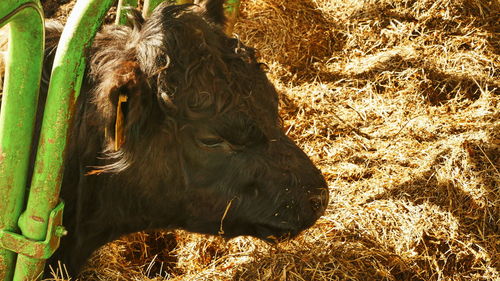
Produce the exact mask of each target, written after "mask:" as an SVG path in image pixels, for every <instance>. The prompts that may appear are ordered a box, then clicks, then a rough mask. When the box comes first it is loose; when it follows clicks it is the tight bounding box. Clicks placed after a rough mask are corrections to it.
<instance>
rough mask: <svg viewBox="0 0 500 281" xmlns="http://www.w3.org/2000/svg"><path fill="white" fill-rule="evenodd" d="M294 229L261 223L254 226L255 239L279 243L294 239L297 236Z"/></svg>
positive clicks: (287, 226)
mask: <svg viewBox="0 0 500 281" xmlns="http://www.w3.org/2000/svg"><path fill="white" fill-rule="evenodd" d="M299 232H300V231H298V230H297V229H295V228H291V227H290V225H282V226H277V225H275V224H269V223H262V224H257V225H256V226H255V234H256V235H255V237H257V238H259V239H262V240H264V241H267V242H270V243H280V242H283V241H286V240H289V239H292V238H294V237H295V236H297V235H298V234H299Z"/></svg>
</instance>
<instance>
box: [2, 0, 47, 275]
mask: <svg viewBox="0 0 500 281" xmlns="http://www.w3.org/2000/svg"><path fill="white" fill-rule="evenodd" d="M6 23H9V27H10V31H9V45H8V48H9V51H8V56H7V62H6V71H5V84H4V85H5V87H4V92H3V97H2V105H1V110H0V202H1V203H0V231H3V230H6V231H11V232H18V228H17V220H18V217H19V214H20V213H21V210H22V207H23V203H24V192H25V189H26V182H27V172H28V168H29V157H30V149H31V142H32V137H33V131H34V124H35V112H36V104H37V101H38V89H39V81H40V76H41V70H42V62H43V46H44V45H43V41H44V28H43V13H42V9H41V5H40V3H39V2H38V0H36V1H35V0H30V1H27V0H24V1H23V0H2V1H0V27H1V26H3V25H5V24H6ZM15 259H16V253H14V252H11V251H8V250H6V249H0V280H11V278H12V276H13V274H14V264H15Z"/></svg>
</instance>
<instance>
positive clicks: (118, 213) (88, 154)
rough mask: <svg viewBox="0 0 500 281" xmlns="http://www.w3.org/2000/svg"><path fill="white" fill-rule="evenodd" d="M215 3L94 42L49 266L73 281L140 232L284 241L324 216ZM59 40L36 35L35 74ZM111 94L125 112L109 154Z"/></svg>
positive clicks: (270, 99)
mask: <svg viewBox="0 0 500 281" xmlns="http://www.w3.org/2000/svg"><path fill="white" fill-rule="evenodd" d="M222 2H223V1H218V0H214V1H206V3H205V4H206V6H205V7H204V8H203V9H201V11H202V12H201V13H200V12H199V11H200V9H199V7H197V6H192V5H181V6H168V5H167V4H162V5H160V6H159V7H158V8H157V9H156V10H155V11H154V12H153V13H152V15H151V16H150V18H148V19H142V18H140V15H139V14H138V13H133V15H134V17H135V20H134V21H133V24H132V25H131V26H115V25H111V26H105V27H104V28H103V30H102V31H101V32H99V33H98V35H97V36H96V38H95V40H94V43H93V46H92V48H91V49H90V50H89V55H88V69H87V73H86V76H85V78H84V83H83V86H82V91H81V93H80V95H79V97H78V100H77V104H76V112H75V116H74V118H73V123H72V129H71V136H70V140H69V145H68V148H67V159H66V167H65V173H64V180H63V185H62V190H61V197H62V198H63V200H64V201H65V202H66V210H65V214H64V225H65V226H66V227H67V229H68V231H69V234H68V236H66V237H64V238H63V239H62V241H61V247H60V249H59V250H58V251H57V252H56V254H55V255H54V257H53V258H52V259H51V260H50V264H55V263H56V262H57V260H61V261H62V262H63V263H65V264H66V266H67V267H68V269H69V271H70V273H71V274H76V273H77V272H78V271H79V270H80V268H81V266H82V265H83V264H84V263H85V261H86V260H87V258H88V257H89V256H90V255H91V254H92V252H93V251H94V250H96V249H97V248H99V247H100V246H102V245H104V244H105V243H107V242H109V241H112V240H113V239H116V238H117V237H119V236H121V235H124V234H127V233H131V232H136V231H141V230H146V229H159V228H162V229H165V228H182V229H186V230H189V231H195V232H201V233H209V234H222V235H223V236H225V237H235V236H238V235H252V236H255V237H259V238H262V239H267V240H274V239H275V238H276V239H284V238H289V237H293V236H295V235H297V234H298V233H299V232H300V231H302V230H303V229H305V228H307V227H309V226H311V225H312V224H313V223H314V222H315V221H316V220H317V218H318V217H319V216H321V215H322V214H323V212H324V209H325V207H326V204H327V202H328V192H327V190H326V188H327V186H326V182H325V180H324V179H323V177H322V175H321V172H320V171H319V170H318V169H317V168H316V167H315V166H314V165H313V164H312V162H311V161H310V160H309V159H308V157H307V156H306V155H305V154H304V152H302V151H301V150H300V149H299V148H298V147H297V146H296V145H295V144H294V143H293V142H292V141H291V140H290V139H289V138H288V137H286V136H285V134H284V133H283V131H282V128H281V125H280V118H279V115H278V95H277V93H276V90H275V89H274V87H273V86H272V85H271V83H270V82H269V81H268V79H267V77H266V75H265V73H264V72H263V71H262V70H261V67H260V65H259V63H258V62H257V61H256V59H255V55H254V50H253V49H252V48H249V47H247V46H245V45H243V44H242V43H241V42H239V41H238V40H237V39H234V38H229V37H227V36H226V35H225V34H224V33H223V31H222V25H223V24H224V18H223V16H221V15H223V11H222ZM60 32H61V26H60V25H57V24H50V25H48V26H47V38H48V40H47V57H46V61H45V67H46V68H47V69H50V67H51V59H52V56H53V51H54V49H55V46H56V42H57V38H58V37H59V35H60ZM44 73H45V75H44V78H45V79H44V81H47V79H48V76H47V73H48V72H44ZM45 91H46V86H42V92H45ZM119 95H126V96H127V97H128V101H127V103H126V104H125V106H124V107H123V110H124V116H125V126H124V132H123V135H124V139H125V141H124V143H123V145H122V146H121V147H120V149H119V150H117V151H115V149H114V143H115V140H114V134H113V133H114V131H115V129H116V128H115V121H116V118H117V116H116V112H117V109H116V107H117V101H118V96H119ZM229 204H230V207H229V209H228V213H227V215H226V216H225V217H224V219H223V220H222V217H223V214H224V211H225V210H226V208H227V207H228V205H229ZM221 227H222V231H223V233H221V232H220V230H221Z"/></svg>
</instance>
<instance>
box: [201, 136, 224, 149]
mask: <svg viewBox="0 0 500 281" xmlns="http://www.w3.org/2000/svg"><path fill="white" fill-rule="evenodd" d="M198 141H199V142H200V143H201V144H202V145H203V146H206V147H211V148H215V147H219V146H222V145H224V144H225V141H224V140H223V139H222V138H217V137H208V138H199V139H198Z"/></svg>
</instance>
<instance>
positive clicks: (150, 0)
mask: <svg viewBox="0 0 500 281" xmlns="http://www.w3.org/2000/svg"><path fill="white" fill-rule="evenodd" d="M163 1H165V0H144V6H143V7H142V15H143V16H144V17H145V18H146V17H149V15H151V13H152V12H153V10H154V9H155V8H156V7H157V6H158V5H160V3H161V2H163Z"/></svg>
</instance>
